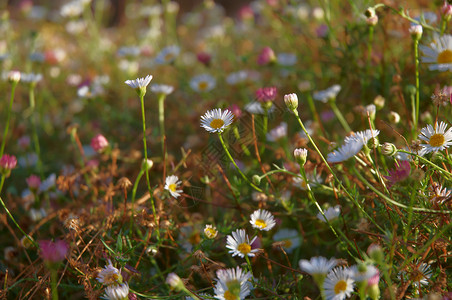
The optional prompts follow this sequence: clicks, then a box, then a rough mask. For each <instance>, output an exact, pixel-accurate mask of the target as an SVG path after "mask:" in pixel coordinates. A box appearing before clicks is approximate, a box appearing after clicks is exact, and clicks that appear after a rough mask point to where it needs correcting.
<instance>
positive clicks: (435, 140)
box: [428, 133, 444, 147]
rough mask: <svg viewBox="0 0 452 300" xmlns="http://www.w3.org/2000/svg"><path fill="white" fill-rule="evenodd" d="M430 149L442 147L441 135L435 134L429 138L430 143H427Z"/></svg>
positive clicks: (442, 137)
mask: <svg viewBox="0 0 452 300" xmlns="http://www.w3.org/2000/svg"><path fill="white" fill-rule="evenodd" d="M428 143H429V144H430V145H431V146H432V147H439V146H442V145H444V135H442V134H441V133H435V134H434V135H432V136H431V137H430V141H429V142H428Z"/></svg>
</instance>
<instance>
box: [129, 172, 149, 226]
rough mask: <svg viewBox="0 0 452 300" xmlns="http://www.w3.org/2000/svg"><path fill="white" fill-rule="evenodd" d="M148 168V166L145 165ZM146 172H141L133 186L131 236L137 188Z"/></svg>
mask: <svg viewBox="0 0 452 300" xmlns="http://www.w3.org/2000/svg"><path fill="white" fill-rule="evenodd" d="M145 167H146V165H145ZM143 173H144V170H143V168H142V169H141V170H140V173H138V176H137V178H136V179H135V183H134V184H133V189H132V213H131V216H130V226H129V234H131V232H132V230H133V212H134V211H135V196H136V194H137V188H138V183H139V182H140V180H141V177H142V176H143Z"/></svg>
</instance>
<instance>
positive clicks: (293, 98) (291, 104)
mask: <svg viewBox="0 0 452 300" xmlns="http://www.w3.org/2000/svg"><path fill="white" fill-rule="evenodd" d="M284 103H286V106H287V108H288V109H289V110H296V109H297V108H298V96H297V94H294V93H292V94H287V95H284Z"/></svg>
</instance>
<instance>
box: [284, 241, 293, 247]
mask: <svg viewBox="0 0 452 300" xmlns="http://www.w3.org/2000/svg"><path fill="white" fill-rule="evenodd" d="M283 242H284V247H286V248H290V247H291V246H292V240H284V241H283Z"/></svg>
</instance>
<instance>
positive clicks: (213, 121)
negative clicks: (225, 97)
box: [201, 108, 234, 133]
mask: <svg viewBox="0 0 452 300" xmlns="http://www.w3.org/2000/svg"><path fill="white" fill-rule="evenodd" d="M233 120H234V114H233V113H232V112H230V111H229V110H227V109H226V110H225V111H223V112H222V111H221V109H220V108H217V109H213V110H210V111H207V112H206V113H205V114H204V115H203V116H202V117H201V127H204V129H205V130H207V131H208V132H211V133H215V132H218V133H221V132H223V131H224V130H225V129H226V128H227V127H228V126H229V125H231V124H232V121H233Z"/></svg>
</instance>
